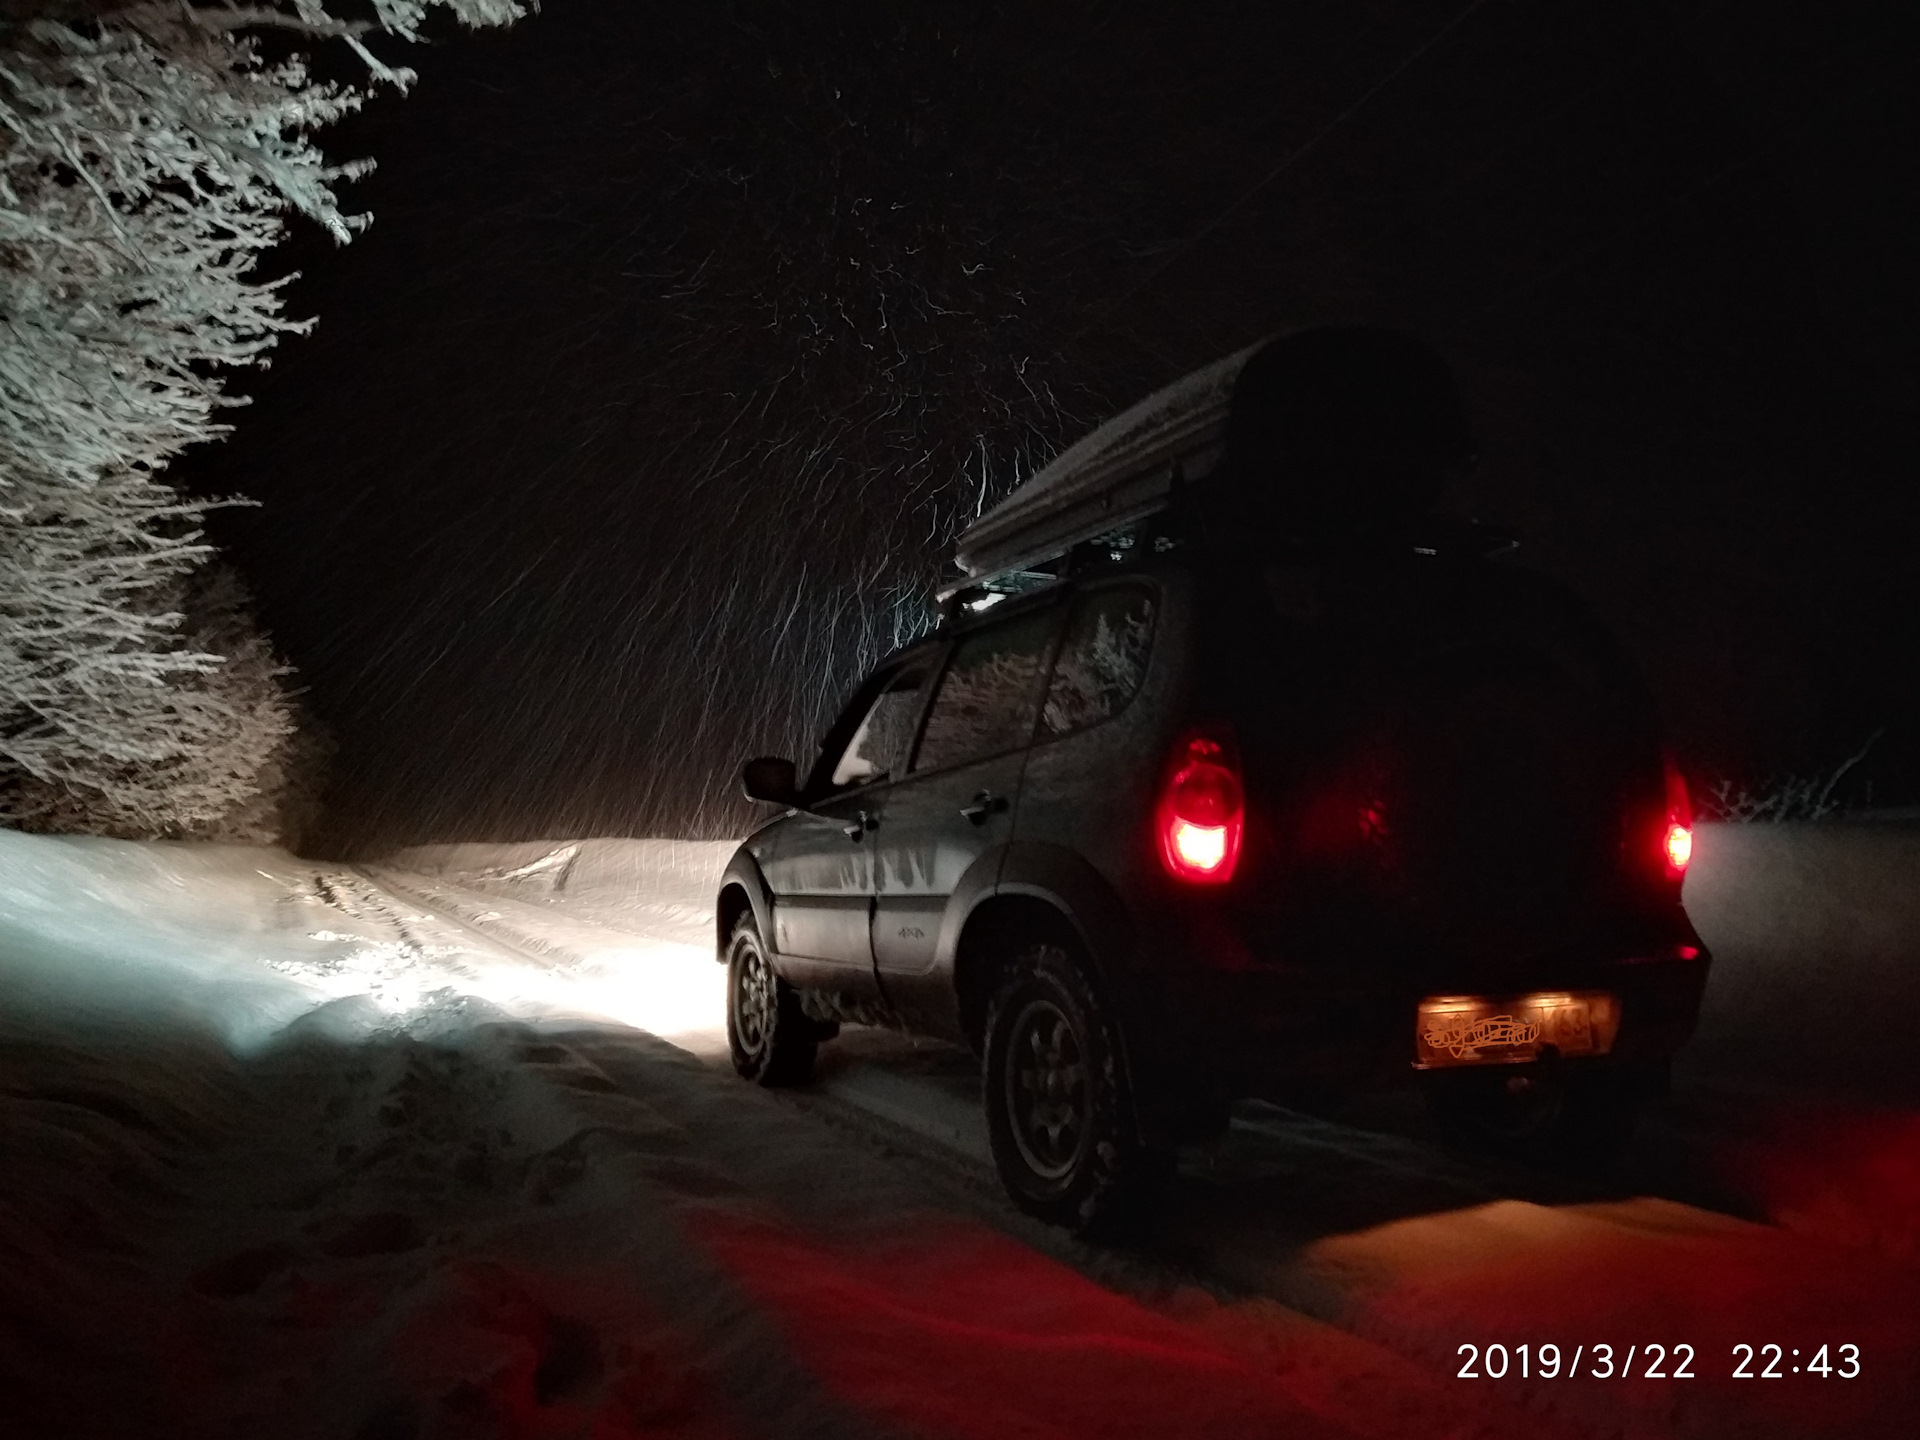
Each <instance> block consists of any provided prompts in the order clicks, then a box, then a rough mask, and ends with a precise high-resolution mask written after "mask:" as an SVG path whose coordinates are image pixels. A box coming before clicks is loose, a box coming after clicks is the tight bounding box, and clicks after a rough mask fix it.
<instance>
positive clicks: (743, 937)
mask: <svg viewBox="0 0 1920 1440" xmlns="http://www.w3.org/2000/svg"><path fill="white" fill-rule="evenodd" d="M818 1049H819V1028H818V1027H817V1026H816V1025H815V1024H814V1022H813V1021H811V1020H809V1019H808V1018H807V1017H806V1015H805V1014H804V1013H803V1012H802V1011H801V1009H800V996H799V993H798V992H797V991H795V990H794V988H793V987H792V986H791V985H789V984H787V982H786V981H784V980H782V979H781V978H780V977H779V976H778V975H776V974H774V973H773V966H772V964H771V963H769V962H768V960H767V949H766V946H765V945H763V944H761V942H760V927H759V926H758V925H756V924H755V923H754V919H753V916H752V915H751V914H746V915H742V916H741V917H740V923H739V924H737V925H735V926H734V927H733V938H732V939H731V940H730V941H728V944H727V1050H728V1053H729V1054H730V1055H731V1056H732V1057H733V1068H734V1069H735V1070H736V1071H737V1072H739V1074H740V1075H741V1076H742V1077H744V1078H745V1079H748V1080H753V1081H757V1082H758V1083H760V1084H762V1085H769V1086H773V1085H798V1084H800V1083H801V1082H802V1081H804V1080H805V1079H806V1078H807V1077H808V1076H809V1075H811V1074H812V1073H813V1058H814V1055H815V1053H816V1052H817V1051H818Z"/></svg>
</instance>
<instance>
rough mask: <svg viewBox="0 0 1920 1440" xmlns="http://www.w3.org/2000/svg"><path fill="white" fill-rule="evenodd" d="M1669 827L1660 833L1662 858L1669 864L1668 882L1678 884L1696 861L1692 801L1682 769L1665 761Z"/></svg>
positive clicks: (1671, 758) (1667, 759)
mask: <svg viewBox="0 0 1920 1440" xmlns="http://www.w3.org/2000/svg"><path fill="white" fill-rule="evenodd" d="M1666 770H1667V823H1666V826H1665V828H1664V829H1663V830H1662V832H1661V843H1660V850H1661V858H1662V859H1663V860H1664V861H1665V862H1666V866H1667V878H1668V879H1669V880H1679V879H1681V878H1682V877H1684V876H1685V875H1686V873H1687V862H1688V861H1689V860H1691V859H1693V801H1692V800H1690V799H1689V798H1688V797H1687V782H1686V780H1685V779H1684V778H1682V776H1681V774H1680V767H1679V766H1678V765H1676V764H1674V763H1673V757H1672V756H1671V755H1669V756H1667V757H1666Z"/></svg>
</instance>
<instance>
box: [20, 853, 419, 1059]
mask: <svg viewBox="0 0 1920 1440" xmlns="http://www.w3.org/2000/svg"><path fill="white" fill-rule="evenodd" d="M0 876H4V877H5V878H4V882H3V883H0V994H4V995H5V997H6V1006H7V1010H8V1013H9V1014H10V1015H12V1016H15V1017H18V1016H21V1015H23V1014H28V1015H39V1016H42V1017H45V1018H49V1019H59V1020H61V1021H64V1022H79V1023H85V1024H90V1025H95V1026H101V1027H105V1028H109V1029H116V1030H124V1029H126V1028H128V1027H135V1028H143V1029H165V1028H171V1029H176V1030H184V1031H192V1032H202V1033H210V1034H212V1035H213V1036H215V1037H216V1038H218V1039H219V1040H220V1041H222V1042H223V1043H225V1044H227V1045H229V1046H231V1047H233V1048H235V1049H238V1050H248V1049H252V1048H254V1047H256V1046H258V1045H259V1044H260V1043H261V1042H262V1041H263V1040H264V1039H266V1038H267V1037H268V1036H270V1035H272V1034H273V1033H275V1032H276V1031H278V1030H280V1029H282V1028H284V1027H285V1026H286V1025H287V1024H289V1023H290V1022H292V1021H293V1020H295V1019H296V1018H298V1017H299V1016H301V1015H303V1014H306V1013H307V1012H309V1011H312V1010H314V1009H315V1008H317V1007H319V1006H321V1005H324V1004H326V1003H328V1002H329V1001H332V1000H336V999H338V998H340V997H341V996H343V995H346V994H349V993H360V992H364V991H369V990H374V991H377V990H379V989H380V986H381V977H380V975H379V974H378V973H377V971H378V968H379V966H378V962H379V961H381V960H384V959H388V958H390V957H389V956H388V954H387V953H386V952H387V950H389V949H391V947H392V946H393V943H394V934H393V930H392V926H391V923H390V921H389V920H388V919H387V918H386V917H382V916H377V915H375V916H369V915H367V914H354V913H351V911H350V910H349V909H348V908H343V906H342V905H341V904H339V903H329V899H328V895H329V887H328V885H327V883H326V881H325V879H324V877H323V876H322V875H321V874H320V873H319V872H318V871H317V870H316V867H315V866H313V865H311V864H309V863H307V862H303V861H300V860H296V859H294V857H293V856H291V855H289V854H287V853H286V852H284V851H280V850H270V849H264V848H257V847H253V846H245V845H193V844H136V843H134V842H131V841H123V840H98V839H89V838H69V837H52V836H41V835H22V834H19V833H17V832H15V831H11V830H0ZM335 898H336V900H337V899H338V897H337V896H336V897H335Z"/></svg>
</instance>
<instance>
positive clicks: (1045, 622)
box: [913, 606, 1060, 770]
mask: <svg viewBox="0 0 1920 1440" xmlns="http://www.w3.org/2000/svg"><path fill="white" fill-rule="evenodd" d="M1059 614H1060V612H1059V610H1058V608H1057V607H1054V606H1049V607H1047V608H1046V609H1043V610H1039V611H1036V612H1034V613H1033V614H1030V615H1023V616H1021V617H1020V618H1019V619H1017V620H1008V621H1005V622H1004V623H1002V624H999V625H995V626H992V627H991V628H989V629H986V630H981V631H979V632H978V633H976V634H973V635H969V636H967V637H966V638H965V639H964V640H961V641H960V642H959V643H958V644H956V645H955V646H954V648H953V658H952V659H951V660H950V661H948V662H947V669H946V673H945V674H944V675H942V676H941V677H940V688H939V690H938V691H936V692H935V694H934V697H933V707H932V709H930V710H929V711H928V712H927V728H926V730H925V732H924V733H923V734H922V735H921V737H920V749H919V751H918V753H916V754H915V755H914V757H913V768H914V769H915V770H938V769H940V768H942V767H943V766H947V765H958V764H961V763H962V762H964V761H967V760H979V759H984V758H985V757H987V756H989V755H998V754H1000V753H1001V752H1002V751H1006V750H1013V749H1017V748H1019V747H1020V746H1022V745H1025V744H1026V743H1027V741H1028V740H1029V739H1031V738H1032V736H1033V712H1034V707H1035V706H1036V704H1037V703H1038V702H1039V691H1040V671H1041V668H1042V667H1043V666H1044V665H1045V664H1046V663H1047V647H1048V646H1049V645H1050V644H1051V643H1052V641H1053V634H1054V629H1055V627H1056V626H1057V625H1058V623H1059Z"/></svg>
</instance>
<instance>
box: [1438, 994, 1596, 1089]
mask: <svg viewBox="0 0 1920 1440" xmlns="http://www.w3.org/2000/svg"><path fill="white" fill-rule="evenodd" d="M1619 1031H1620V997H1619V996H1618V995H1615V994H1614V993H1613V992H1612V991H1608V990H1535V991H1529V992H1526V993H1524V994H1519V995H1429V996H1428V997H1427V998H1426V999H1424V1000H1422V1001H1421V1002H1420V1006H1419V1010H1418V1012H1417V1014H1416V1017H1415V1020H1414V1027H1413V1046H1414V1061H1413V1064H1414V1068H1415V1069H1416V1070H1451V1069H1459V1068H1463V1067H1470V1066H1486V1065H1526V1064H1531V1063H1533V1062H1534V1061H1537V1060H1540V1059H1542V1058H1544V1057H1546V1056H1547V1055H1548V1054H1549V1053H1550V1052H1551V1053H1552V1054H1554V1055H1556V1056H1560V1057H1564V1058H1567V1059H1587V1058H1590V1057H1596V1056H1601V1055H1606V1054H1609V1053H1610V1052H1611V1051H1612V1049H1613V1043H1614V1040H1615V1038H1616V1037H1617V1036H1618V1034H1619Z"/></svg>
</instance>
